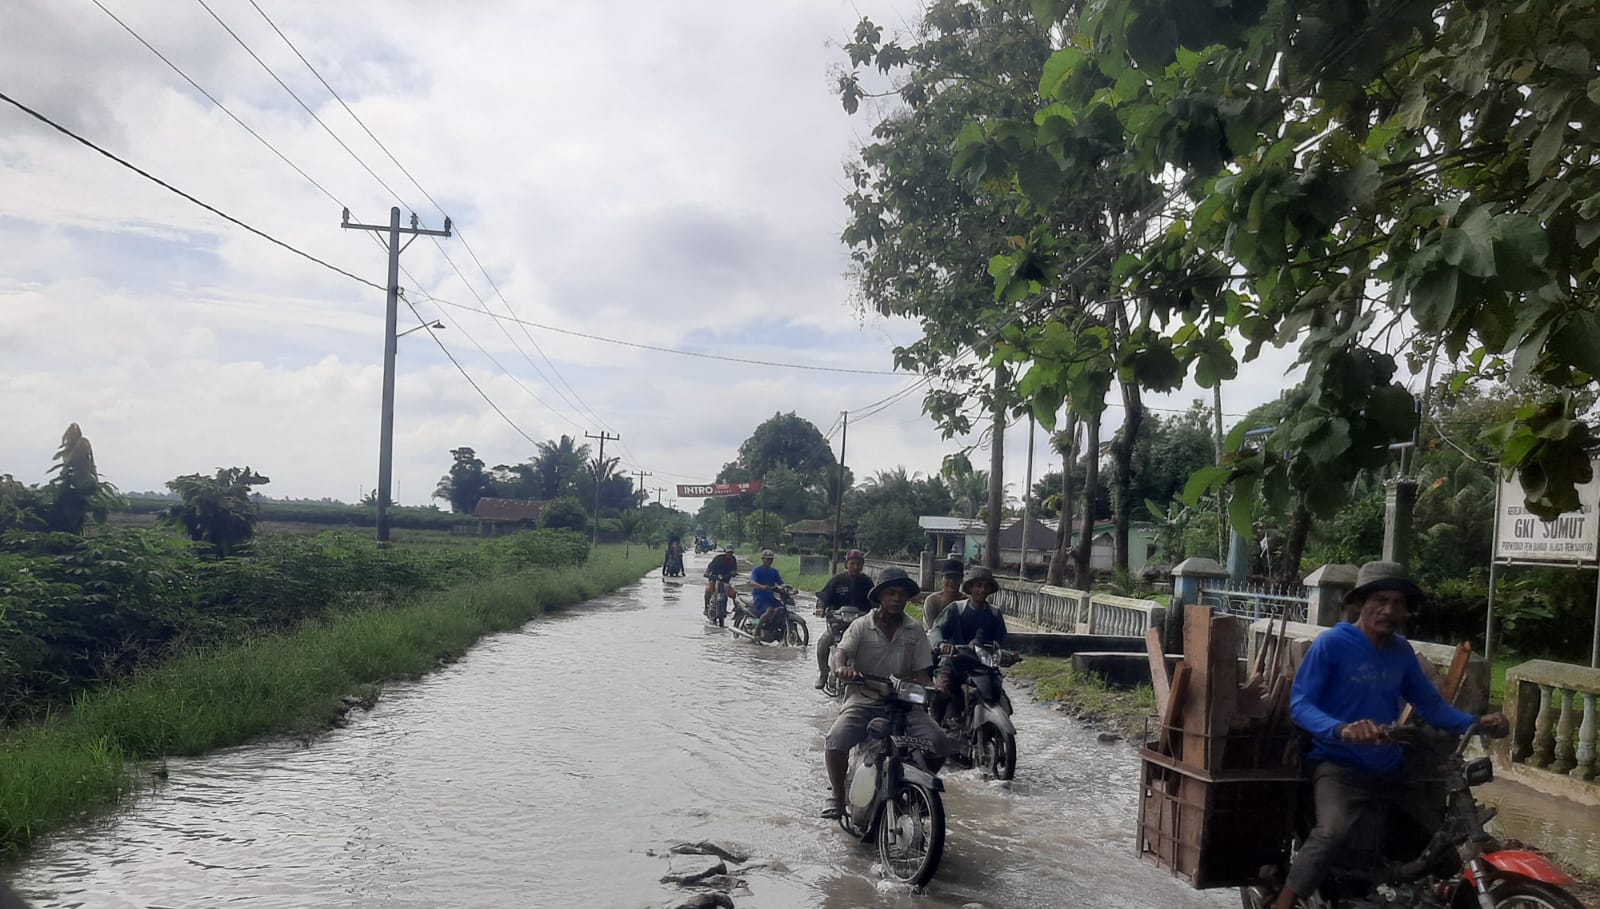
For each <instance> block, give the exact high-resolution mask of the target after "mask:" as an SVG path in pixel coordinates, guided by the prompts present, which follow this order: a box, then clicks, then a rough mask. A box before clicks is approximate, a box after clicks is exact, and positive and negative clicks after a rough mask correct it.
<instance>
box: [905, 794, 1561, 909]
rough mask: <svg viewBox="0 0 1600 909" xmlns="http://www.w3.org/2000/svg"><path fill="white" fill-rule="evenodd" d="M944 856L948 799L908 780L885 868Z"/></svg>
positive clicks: (913, 877) (915, 880)
mask: <svg viewBox="0 0 1600 909" xmlns="http://www.w3.org/2000/svg"><path fill="white" fill-rule="evenodd" d="M943 857H944V802H943V801H941V800H940V798H939V793H937V792H934V791H932V790H930V789H925V788H923V787H921V786H917V785H914V784H909V783H908V784H906V786H905V788H903V789H901V790H900V792H899V793H898V794H897V795H895V797H894V798H892V799H890V800H889V801H888V802H886V803H885V804H884V806H883V815H882V817H880V818H879V819H878V860H879V861H880V862H882V863H883V872H884V874H887V875H888V876H889V877H891V878H894V879H895V880H897V881H900V882H901V883H905V884H910V885H911V886H913V887H921V886H923V885H924V884H926V883H928V881H930V880H932V879H933V873H934V872H935V871H938V870H939V860H940V859H941V858H943ZM1562 909H1565V907H1562Z"/></svg>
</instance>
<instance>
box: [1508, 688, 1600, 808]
mask: <svg viewBox="0 0 1600 909" xmlns="http://www.w3.org/2000/svg"><path fill="white" fill-rule="evenodd" d="M1597 700H1600V669H1589V668H1586V667H1583V666H1575V665H1572V664H1569V663H1556V662H1552V661H1550V660H1533V661H1531V662H1527V663H1522V664H1520V665H1518V666H1513V667H1512V668H1511V669H1510V670H1509V671H1507V672H1506V696H1505V704H1506V711H1507V713H1509V714H1510V717H1511V736H1512V737H1511V764H1512V767H1513V769H1515V770H1519V771H1527V770H1531V771H1535V772H1523V773H1519V774H1518V779H1520V780H1523V781H1525V782H1528V783H1529V784H1531V785H1533V786H1535V787H1536V788H1540V789H1546V790H1553V791H1556V792H1558V793H1559V794H1561V795H1565V796H1567V797H1569V798H1577V799H1579V800H1582V801H1586V802H1590V803H1591V804H1597V805H1600V780H1597V777H1600V760H1597V759H1596V748H1595V736H1596V722H1595V720H1596V718H1595V709H1596V706H1597V704H1596V701H1597Z"/></svg>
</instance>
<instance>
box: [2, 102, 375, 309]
mask: <svg viewBox="0 0 1600 909" xmlns="http://www.w3.org/2000/svg"><path fill="white" fill-rule="evenodd" d="M0 101H4V102H6V103H7V104H10V105H11V106H12V107H15V108H16V109H17V110H20V111H22V112H23V113H25V114H27V115H28V116H30V117H32V118H34V119H35V120H38V121H39V122H40V123H43V124H44V125H46V126H48V127H50V128H51V129H53V130H55V131H56V132H59V133H61V134H62V135H64V136H67V137H68V138H70V139H72V140H73V141H75V142H77V143H79V144H80V145H83V146H85V147H86V148H90V149H93V150H94V151H96V152H99V153H100V154H101V155H103V156H105V157H107V158H110V159H111V160H112V161H115V162H117V163H118V164H120V165H122V166H123V167H125V168H127V169H128V170H131V171H133V172H134V173H136V174H138V175H139V176H141V177H143V178H145V179H146V180H149V181H150V182H151V183H154V184H156V185H157V186H159V187H161V188H162V189H165V190H167V191H168V192H170V193H172V194H174V195H176V196H180V197H182V198H183V199H185V200H187V201H189V202H192V203H194V204H195V205H198V206H200V207H201V208H203V209H205V210H206V211H208V212H211V213H212V214H214V215H216V216H217V217H219V218H221V219H223V220H224V221H227V222H228V223H230V224H233V225H234V226H236V227H241V228H243V229H245V230H247V231H249V232H250V233H253V234H255V235H256V236H258V237H260V238H261V239H263V240H266V241H268V242H270V243H273V244H276V245H277V246H281V247H283V248H284V249H286V250H288V251H289V252H292V253H294V254H295V255H297V256H299V257H300V258H302V259H305V260H307V261H309V262H314V263H316V264H317V265H320V266H322V267H323V268H326V269H328V270H329V271H332V272H336V273H338V274H340V275H343V276H344V277H346V278H349V279H350V280H352V281H355V282H357V283H358V284H364V285H366V286H367V287H370V288H372V289H373V290H380V291H381V290H384V287H383V286H382V285H380V284H375V283H373V282H371V281H368V280H367V279H366V278H363V277H361V276H360V275H357V274H354V273H352V272H348V271H345V270H344V269H342V268H340V267H339V266H337V265H334V264H332V263H330V262H328V261H326V260H323V259H319V258H317V257H316V256H313V255H312V254H310V253H308V252H306V251H305V250H303V249H300V248H299V247H296V246H291V245H289V244H288V243H285V242H284V241H282V240H280V239H278V238H277V237H274V236H273V235H271V234H269V233H267V232H266V231H264V230H261V229H260V228H257V227H252V226H250V225H249V224H246V223H245V222H243V221H241V220H239V219H238V218H235V217H234V216H233V215H230V214H228V213H227V212H225V211H223V210H222V209H220V208H217V207H216V206H214V205H210V204H208V203H205V202H202V201H200V200H199V199H197V198H195V197H194V196H192V195H190V194H189V193H186V192H184V191H183V190H181V189H179V188H177V187H176V186H173V185H172V184H171V183H168V182H167V181H165V180H163V179H161V178H160V177H157V176H156V175H154V174H152V173H150V172H149V171H147V170H145V169H143V168H141V167H139V166H138V165H136V164H133V163H132V162H130V161H128V160H127V159H125V158H122V157H119V156H117V155H116V154H114V153H112V152H109V151H107V150H105V149H104V148H101V147H100V146H99V145H96V144H95V143H93V142H91V141H90V140H88V139H85V138H84V137H83V136H80V135H78V134H77V133H75V132H73V131H72V130H70V129H68V128H67V127H65V126H62V125H61V124H60V123H57V122H56V121H54V120H52V119H50V118H49V117H47V116H45V115H44V114H41V113H39V112H38V111H36V110H34V109H33V108H31V107H29V106H28V105H26V104H23V103H22V102H21V101H18V100H17V99H15V98H13V97H11V96H10V95H8V94H6V93H5V92H3V91H0Z"/></svg>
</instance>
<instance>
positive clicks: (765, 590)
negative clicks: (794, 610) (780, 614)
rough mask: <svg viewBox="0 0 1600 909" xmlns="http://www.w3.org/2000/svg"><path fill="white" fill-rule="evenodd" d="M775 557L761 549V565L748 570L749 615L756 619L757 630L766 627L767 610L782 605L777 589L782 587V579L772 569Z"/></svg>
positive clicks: (773, 554)
mask: <svg viewBox="0 0 1600 909" xmlns="http://www.w3.org/2000/svg"><path fill="white" fill-rule="evenodd" d="M776 557H777V555H776V553H774V552H773V551H772V550H770V549H763V550H762V551H761V564H760V565H757V566H756V567H755V568H752V569H750V614H751V615H753V616H755V617H756V628H757V629H758V630H759V629H762V628H765V627H766V624H767V613H768V610H770V609H771V608H772V607H774V606H778V605H781V603H782V601H781V600H779V599H778V588H779V587H782V586H783V577H782V575H780V574H778V569H776V568H773V567H772V560H773V559H774V558H776Z"/></svg>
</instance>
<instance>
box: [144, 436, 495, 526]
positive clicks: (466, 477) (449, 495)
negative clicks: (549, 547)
mask: <svg viewBox="0 0 1600 909" xmlns="http://www.w3.org/2000/svg"><path fill="white" fill-rule="evenodd" d="M450 458H451V464H450V472H449V473H447V474H445V475H444V476H443V477H440V478H439V485H438V486H437V487H436V488H435V489H434V490H433V497H434V498H436V499H444V500H445V501H447V502H449V503H450V510H451V511H453V512H455V513H456V514H471V513H472V512H473V509H475V508H477V507H478V500H479V499H481V498H483V496H484V495H485V494H486V493H487V492H488V489H489V476H488V475H487V474H486V473H484V470H483V459H481V458H479V457H478V453H477V452H476V451H474V450H473V449H471V448H467V447H466V446H462V447H461V448H452V449H450ZM174 491H176V490H174Z"/></svg>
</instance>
